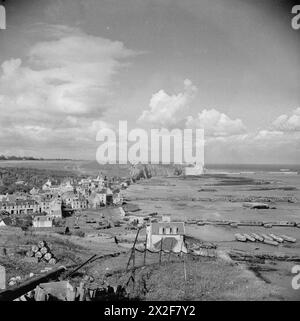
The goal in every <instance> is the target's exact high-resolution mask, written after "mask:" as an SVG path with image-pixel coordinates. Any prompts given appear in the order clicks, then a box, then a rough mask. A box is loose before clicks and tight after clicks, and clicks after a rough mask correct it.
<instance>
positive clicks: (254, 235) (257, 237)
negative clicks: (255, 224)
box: [251, 233, 264, 242]
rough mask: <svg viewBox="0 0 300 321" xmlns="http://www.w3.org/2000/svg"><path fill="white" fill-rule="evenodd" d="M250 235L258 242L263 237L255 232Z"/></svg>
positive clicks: (262, 239) (261, 240)
mask: <svg viewBox="0 0 300 321" xmlns="http://www.w3.org/2000/svg"><path fill="white" fill-rule="evenodd" d="M251 235H252V236H253V237H254V238H255V239H256V241H258V242H263V241H264V238H263V237H262V236H260V235H258V234H256V233H251Z"/></svg>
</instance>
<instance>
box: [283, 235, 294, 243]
mask: <svg viewBox="0 0 300 321" xmlns="http://www.w3.org/2000/svg"><path fill="white" fill-rule="evenodd" d="M280 236H281V237H282V238H283V240H284V241H287V242H291V243H296V241H297V240H296V239H295V238H294V237H290V236H287V235H280Z"/></svg>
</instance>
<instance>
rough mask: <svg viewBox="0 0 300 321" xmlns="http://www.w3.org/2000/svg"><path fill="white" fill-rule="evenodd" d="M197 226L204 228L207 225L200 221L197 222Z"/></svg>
mask: <svg viewBox="0 0 300 321" xmlns="http://www.w3.org/2000/svg"><path fill="white" fill-rule="evenodd" d="M197 225H198V226H203V225H205V222H204V221H198V222H197Z"/></svg>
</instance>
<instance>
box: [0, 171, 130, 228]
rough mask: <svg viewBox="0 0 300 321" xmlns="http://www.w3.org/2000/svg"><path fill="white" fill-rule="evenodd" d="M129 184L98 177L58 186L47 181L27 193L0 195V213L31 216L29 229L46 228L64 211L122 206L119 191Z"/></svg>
mask: <svg viewBox="0 0 300 321" xmlns="http://www.w3.org/2000/svg"><path fill="white" fill-rule="evenodd" d="M129 184H130V182H129V181H128V180H126V179H115V180H108V179H107V178H106V177H103V176H102V175H99V176H98V177H97V178H92V177H90V178H86V179H81V180H78V181H76V180H73V181H70V180H66V181H64V182H63V183H61V184H59V185H53V184H52V183H51V180H50V179H48V180H47V182H45V184H44V185H43V186H42V188H41V189H39V188H36V187H34V188H32V189H31V191H30V192H29V194H25V193H22V194H21V193H16V194H13V195H8V194H7V195H0V212H2V213H6V214H8V215H10V216H21V215H32V216H34V220H33V226H35V225H36V226H44V227H49V226H50V225H51V226H52V221H53V219H55V218H61V217H62V216H63V213H64V212H72V211H81V210H85V209H87V208H94V209H96V208H100V207H105V206H113V205H119V204H122V202H123V197H122V194H121V190H122V189H124V188H127V187H128V185H129Z"/></svg>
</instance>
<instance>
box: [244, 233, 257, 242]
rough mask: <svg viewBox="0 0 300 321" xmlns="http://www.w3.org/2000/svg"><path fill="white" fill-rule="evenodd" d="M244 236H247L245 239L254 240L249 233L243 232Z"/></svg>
mask: <svg viewBox="0 0 300 321" xmlns="http://www.w3.org/2000/svg"><path fill="white" fill-rule="evenodd" d="M244 236H245V237H246V238H247V240H249V241H250V242H255V237H253V236H251V235H249V234H245V233H244Z"/></svg>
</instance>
